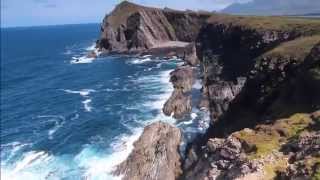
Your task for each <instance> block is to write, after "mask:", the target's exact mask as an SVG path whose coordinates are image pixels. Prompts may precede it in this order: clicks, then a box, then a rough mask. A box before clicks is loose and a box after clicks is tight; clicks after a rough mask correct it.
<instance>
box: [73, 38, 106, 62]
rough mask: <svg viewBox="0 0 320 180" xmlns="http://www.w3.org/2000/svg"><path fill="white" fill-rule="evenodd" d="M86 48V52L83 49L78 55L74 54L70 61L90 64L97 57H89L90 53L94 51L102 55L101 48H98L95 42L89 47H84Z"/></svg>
mask: <svg viewBox="0 0 320 180" xmlns="http://www.w3.org/2000/svg"><path fill="white" fill-rule="evenodd" d="M84 50H85V52H83V50H82V52H81V53H79V54H78V55H75V56H73V57H72V58H71V59H72V60H71V61H70V63H71V64H89V63H92V62H93V61H94V60H96V59H97V58H95V57H89V56H88V53H90V52H94V54H96V55H97V56H100V55H101V52H100V51H99V49H97V48H96V44H95V43H93V44H92V45H90V46H89V47H86V48H84ZM84 54H85V55H84ZM70 55H71V54H70Z"/></svg>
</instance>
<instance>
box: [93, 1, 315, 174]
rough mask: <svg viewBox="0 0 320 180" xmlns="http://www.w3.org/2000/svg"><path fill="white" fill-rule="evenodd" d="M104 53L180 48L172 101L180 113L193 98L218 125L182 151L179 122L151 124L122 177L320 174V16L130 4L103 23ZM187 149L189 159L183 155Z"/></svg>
mask: <svg viewBox="0 0 320 180" xmlns="http://www.w3.org/2000/svg"><path fill="white" fill-rule="evenodd" d="M96 46H97V48H98V49H99V51H100V52H102V53H103V54H104V53H106V54H110V53H124V54H134V55H137V56H143V55H147V54H148V55H149V54H150V55H152V56H157V57H168V58H169V57H173V56H176V57H178V58H181V59H182V60H184V65H182V66H180V67H178V68H177V69H176V70H174V71H173V72H171V74H170V76H171V77H170V82H171V83H172V85H173V87H174V91H173V92H172V95H171V97H170V98H169V99H168V100H167V102H166V103H165V104H164V105H163V112H164V114H165V115H168V116H173V117H174V118H176V119H177V120H178V121H180V120H182V119H183V117H184V116H186V115H189V114H190V112H191V110H192V108H193V105H192V99H193V98H195V97H192V94H191V93H190V91H191V90H192V86H193V84H194V82H195V80H196V79H195V77H196V76H195V72H196V71H200V72H201V80H202V88H201V90H199V93H200V94H201V96H200V97H197V98H199V99H198V101H197V102H199V104H198V105H197V107H199V108H200V109H206V110H208V111H209V113H210V118H211V122H210V127H209V128H208V129H207V132H206V133H205V134H199V136H198V137H197V138H195V139H194V141H193V142H190V144H188V145H187V149H186V152H182V153H184V154H183V155H182V154H181V152H179V150H178V149H179V145H180V143H181V139H182V134H181V132H180V130H179V129H178V128H176V127H172V126H171V125H168V124H165V123H162V122H157V123H154V124H151V125H149V126H147V127H146V128H145V130H144V132H143V134H142V136H141V137H140V138H139V140H138V141H137V142H135V144H134V150H133V151H132V152H131V154H130V155H129V157H128V158H127V160H126V161H124V162H123V163H121V164H120V165H118V166H117V167H116V169H115V171H114V174H115V175H121V176H122V178H123V179H137V180H138V179H139V180H140V179H148V180H149V179H165V180H167V179H168V180H171V179H204V180H213V179H217V180H219V179H239V180H240V179H243V180H244V179H246V180H247V179H320V154H319V151H320V149H319V147H320V140H319V139H320V137H319V132H320V128H319V127H320V126H319V125H320V113H319V111H320V21H319V20H313V19H310V20H306V19H299V18H288V17H253V16H231V15H225V14H214V13H203V12H193V11H176V10H171V9H158V8H151V7H144V6H141V5H136V4H133V3H130V2H127V1H124V2H122V3H120V4H119V5H118V6H117V7H116V8H115V10H114V11H112V12H111V13H110V14H108V15H107V16H106V17H105V18H104V20H103V23H102V25H101V38H100V39H99V40H98V41H97V45H96ZM182 157H184V158H182Z"/></svg>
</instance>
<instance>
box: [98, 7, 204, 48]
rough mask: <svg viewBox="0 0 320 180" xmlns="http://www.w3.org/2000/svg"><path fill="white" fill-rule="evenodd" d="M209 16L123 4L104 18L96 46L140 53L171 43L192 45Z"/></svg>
mask: <svg viewBox="0 0 320 180" xmlns="http://www.w3.org/2000/svg"><path fill="white" fill-rule="evenodd" d="M209 16H210V15H209V14H198V13H195V12H183V11H174V10H167V9H165V10H164V9H157V8H149V7H143V6H140V5H136V4H133V3H130V2H127V1H124V2H122V3H121V4H119V5H118V6H117V7H116V9H115V10H114V11H113V12H111V14H110V15H107V16H106V17H105V19H104V21H103V24H102V27H101V30H102V34H101V39H100V40H99V41H98V42H97V46H98V47H99V48H100V49H102V50H105V51H107V52H130V51H131V52H132V51H133V52H134V51H136V52H138V51H141V50H146V49H151V48H157V47H158V46H159V45H161V44H162V43H164V42H168V41H184V42H192V41H194V40H195V39H196V37H197V35H198V33H199V30H200V28H201V26H202V24H203V23H204V22H205V20H206V19H207V18H208V17H209Z"/></svg>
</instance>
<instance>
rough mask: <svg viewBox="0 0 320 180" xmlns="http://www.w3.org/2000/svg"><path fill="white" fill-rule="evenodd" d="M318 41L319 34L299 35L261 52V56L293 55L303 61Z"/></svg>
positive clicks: (319, 39) (319, 38) (319, 40)
mask: <svg viewBox="0 0 320 180" xmlns="http://www.w3.org/2000/svg"><path fill="white" fill-rule="evenodd" d="M319 42H320V35H314V36H308V37H301V38H298V39H295V40H292V41H288V42H285V43H282V44H280V45H279V46H277V47H276V48H274V49H272V50H271V51H268V52H267V53H265V54H263V55H262V56H263V57H270V56H271V57H293V58H295V59H297V60H301V61H303V60H304V59H305V57H306V56H307V55H308V54H309V53H310V51H311V49H312V48H313V47H314V46H315V45H316V44H317V43H319Z"/></svg>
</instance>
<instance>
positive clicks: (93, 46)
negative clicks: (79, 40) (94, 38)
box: [86, 43, 96, 51]
mask: <svg viewBox="0 0 320 180" xmlns="http://www.w3.org/2000/svg"><path fill="white" fill-rule="evenodd" d="M86 50H87V51H94V50H96V43H93V44H92V45H91V46H89V47H87V48H86Z"/></svg>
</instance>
